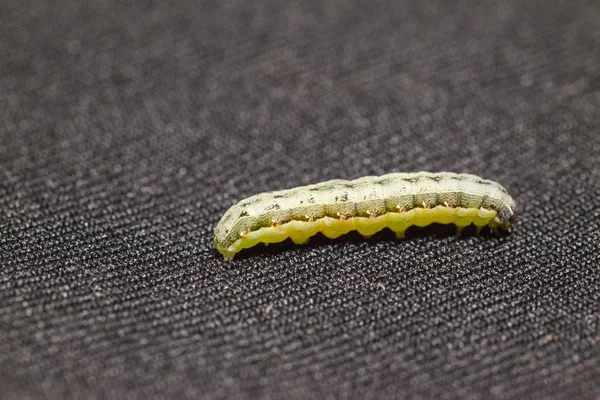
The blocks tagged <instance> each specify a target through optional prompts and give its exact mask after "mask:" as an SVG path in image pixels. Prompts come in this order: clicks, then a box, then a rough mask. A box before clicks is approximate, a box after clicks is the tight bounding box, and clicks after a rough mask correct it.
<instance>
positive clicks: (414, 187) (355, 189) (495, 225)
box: [214, 172, 516, 259]
mask: <svg viewBox="0 0 600 400" xmlns="http://www.w3.org/2000/svg"><path fill="white" fill-rule="evenodd" d="M515 221H516V205H515V201H514V200H513V199H512V197H511V196H510V195H509V194H508V193H507V192H506V190H505V189H504V188H503V187H502V186H500V185H499V184H498V183H496V182H493V181H490V180H486V179H482V178H480V177H478V176H475V175H469V174H456V173H453V172H437V173H431V172H416V173H392V174H388V175H383V176H366V177H363V178H359V179H356V180H353V181H345V180H332V181H327V182H322V183H317V184H315V185H308V186H302V187H297V188H294V189H288V190H281V191H277V192H267V193H261V194H257V195H255V196H251V197H248V198H246V199H244V200H242V201H240V202H238V203H237V204H235V205H233V206H232V207H231V208H230V209H229V210H227V212H226V213H225V214H224V215H223V217H222V218H221V221H219V223H218V224H217V226H216V227H215V240H214V244H215V248H216V249H217V250H218V251H219V252H220V253H221V254H223V256H224V257H225V258H226V259H231V258H233V256H234V255H235V254H236V253H238V252H240V251H241V250H243V249H247V248H250V247H253V246H255V245H256V244H258V243H277V242H282V241H284V240H285V239H287V238H290V239H292V241H293V242H294V243H297V244H300V243H306V242H307V241H308V238H310V237H311V236H313V235H315V234H317V233H318V232H321V233H323V235H325V236H326V237H328V238H331V239H334V238H337V237H339V236H341V235H344V234H346V233H348V232H350V231H353V230H357V231H358V232H359V233H360V234H361V235H364V236H366V237H368V236H371V235H373V234H374V233H376V232H379V231H380V230H382V229H384V228H389V229H391V230H392V231H394V232H395V233H396V236H397V237H398V238H403V237H404V232H405V231H406V230H407V229H408V228H409V227H410V226H412V225H416V226H420V227H422V226H426V225H429V224H433V223H438V224H454V225H456V226H457V229H458V232H459V233H460V231H461V230H462V229H463V228H464V227H465V226H468V225H471V224H474V225H475V226H476V227H477V231H478V232H479V231H480V230H481V228H482V227H484V226H487V227H489V228H490V229H491V230H492V231H497V230H502V231H505V232H510V231H511V230H512V229H513V227H514V224H515Z"/></svg>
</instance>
